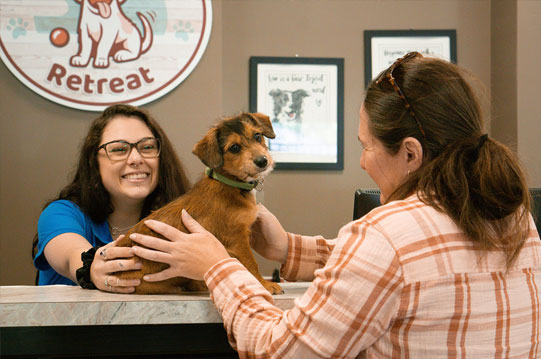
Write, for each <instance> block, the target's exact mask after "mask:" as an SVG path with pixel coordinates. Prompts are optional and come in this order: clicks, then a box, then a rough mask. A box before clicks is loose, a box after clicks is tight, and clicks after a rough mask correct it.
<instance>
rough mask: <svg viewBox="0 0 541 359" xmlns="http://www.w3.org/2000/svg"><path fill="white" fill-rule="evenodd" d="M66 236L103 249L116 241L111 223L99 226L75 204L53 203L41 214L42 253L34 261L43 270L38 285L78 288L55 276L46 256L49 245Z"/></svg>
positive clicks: (40, 244)
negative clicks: (45, 249) (59, 237)
mask: <svg viewBox="0 0 541 359" xmlns="http://www.w3.org/2000/svg"><path fill="white" fill-rule="evenodd" d="M63 233H76V234H79V235H81V236H83V237H84V238H86V240H87V241H88V242H89V243H90V244H91V245H92V246H93V247H96V246H97V247H99V246H103V245H105V244H107V243H110V242H111V241H112V240H113V239H112V237H111V233H110V231H109V226H108V225H107V221H104V222H102V223H95V222H94V221H92V220H91V219H90V217H89V216H87V215H86V214H85V213H83V211H81V209H80V208H79V206H77V205H76V204H75V203H73V202H71V201H68V200H64V199H61V200H57V201H54V202H51V204H49V205H48V206H47V208H45V209H44V210H43V212H41V215H40V217H39V221H38V252H37V254H36V257H35V258H34V266H35V267H36V268H37V269H38V270H39V281H38V285H50V284H68V285H77V283H74V282H73V281H71V279H69V278H66V277H64V276H62V275H60V274H58V273H57V272H55V270H54V269H52V268H51V266H50V265H49V263H48V262H47V259H46V258H45V255H44V254H43V250H44V248H45V246H46V245H47V243H49V241H50V240H51V239H53V238H54V237H56V236H58V235H60V234H63Z"/></svg>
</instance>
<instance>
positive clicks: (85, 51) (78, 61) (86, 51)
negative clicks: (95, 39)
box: [70, 22, 92, 67]
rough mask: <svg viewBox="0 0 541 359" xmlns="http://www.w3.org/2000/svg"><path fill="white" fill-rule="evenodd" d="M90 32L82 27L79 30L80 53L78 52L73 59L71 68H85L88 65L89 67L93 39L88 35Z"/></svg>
mask: <svg viewBox="0 0 541 359" xmlns="http://www.w3.org/2000/svg"><path fill="white" fill-rule="evenodd" d="M81 23H83V22H81ZM89 31H90V30H89V29H88V27H86V26H81V27H80V28H79V29H78V33H79V39H78V40H79V41H78V42H79V51H77V55H73V56H72V57H71V59H70V64H71V66H77V67H85V66H86V65H88V61H89V60H90V54H91V53H92V38H91V37H90V34H89V33H88V32H89Z"/></svg>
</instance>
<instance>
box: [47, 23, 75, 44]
mask: <svg viewBox="0 0 541 359" xmlns="http://www.w3.org/2000/svg"><path fill="white" fill-rule="evenodd" d="M49 39H50V40H51V43H52V44H53V45H54V46H56V47H63V46H66V45H67V43H68V42H69V41H70V34H69V32H68V31H67V30H66V29H64V28H62V27H57V28H55V29H53V30H52V31H51V34H50V35H49Z"/></svg>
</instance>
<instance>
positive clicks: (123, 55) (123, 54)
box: [113, 50, 138, 62]
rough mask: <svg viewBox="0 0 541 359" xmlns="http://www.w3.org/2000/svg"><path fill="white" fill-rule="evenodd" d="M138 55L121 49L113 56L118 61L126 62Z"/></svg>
mask: <svg viewBox="0 0 541 359" xmlns="http://www.w3.org/2000/svg"><path fill="white" fill-rule="evenodd" d="M137 56H138V55H137V54H135V53H132V52H130V51H126V50H119V51H117V52H116V53H115V55H114V56H113V58H114V59H115V61H116V62H125V61H131V60H135V59H136V58H137Z"/></svg>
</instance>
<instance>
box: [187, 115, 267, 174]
mask: <svg viewBox="0 0 541 359" xmlns="http://www.w3.org/2000/svg"><path fill="white" fill-rule="evenodd" d="M275 136H276V135H275V134H274V131H273V129H272V125H271V122H270V119H269V117H268V116H265V115H263V114H261V113H241V114H239V115H238V116H235V117H231V118H226V119H223V120H221V121H220V122H218V124H216V125H215V126H214V127H212V128H211V129H210V130H209V132H207V134H206V135H205V137H203V138H202V139H201V140H200V141H199V142H198V143H197V144H196V145H195V147H194V148H193V151H192V152H193V153H194V154H195V155H196V156H197V157H199V159H200V160H201V161H202V162H203V163H204V164H205V165H206V166H207V167H210V168H212V169H219V171H220V172H223V173H227V174H229V175H231V176H234V177H236V178H237V179H239V180H241V181H244V182H251V181H255V180H257V179H260V178H262V177H264V176H265V175H267V174H268V173H269V172H270V171H272V169H273V168H274V161H273V160H272V157H271V156H270V153H269V150H268V147H267V144H266V142H265V139H264V137H268V138H274V137H275Z"/></svg>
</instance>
